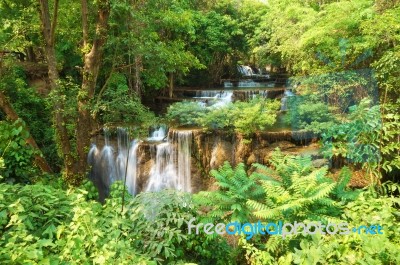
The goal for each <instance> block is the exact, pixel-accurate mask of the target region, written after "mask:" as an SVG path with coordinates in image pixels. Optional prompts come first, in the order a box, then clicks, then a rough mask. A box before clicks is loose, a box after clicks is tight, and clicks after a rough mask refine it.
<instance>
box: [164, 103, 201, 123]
mask: <svg viewBox="0 0 400 265" xmlns="http://www.w3.org/2000/svg"><path fill="white" fill-rule="evenodd" d="M208 111H209V109H208V108H204V107H203V106H201V105H200V104H199V103H198V102H193V101H182V102H177V103H174V104H172V105H170V106H169V107H168V111H167V114H166V118H167V120H168V121H169V122H170V123H172V124H173V125H178V126H196V125H198V119H199V118H200V117H202V116H204V115H205V114H207V112H208Z"/></svg>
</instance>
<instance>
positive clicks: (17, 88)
mask: <svg viewBox="0 0 400 265" xmlns="http://www.w3.org/2000/svg"><path fill="white" fill-rule="evenodd" d="M3 70H4V71H3V74H2V75H1V76H0V90H2V91H4V92H5V94H6V95H7V96H8V97H9V100H10V102H11V104H12V106H13V108H14V110H15V111H16V112H17V114H18V116H19V117H20V118H21V119H22V120H23V121H24V122H25V123H26V124H27V126H28V128H29V132H30V134H31V135H32V137H33V138H34V139H35V141H36V143H37V144H38V146H39V148H40V150H41V151H42V153H43V155H44V157H45V158H46V161H47V162H48V163H49V165H51V167H52V168H53V169H56V168H57V167H59V166H60V165H61V164H62V162H61V160H60V157H59V156H58V155H57V147H56V143H55V141H54V128H53V126H52V115H51V110H50V109H49V105H48V102H47V100H46V99H45V97H44V96H43V95H40V94H39V93H38V91H37V89H35V88H32V87H29V86H28V83H27V80H26V79H27V78H26V76H25V73H24V71H23V69H22V68H19V67H9V68H7V67H4V68H3ZM73 106H76V104H75V105H73ZM73 106H72V107H73ZM1 119H2V113H1V112H0V120H1ZM73 133H75V131H74V132H73Z"/></svg>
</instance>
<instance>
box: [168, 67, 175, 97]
mask: <svg viewBox="0 0 400 265" xmlns="http://www.w3.org/2000/svg"><path fill="white" fill-rule="evenodd" d="M168 95H169V97H170V98H172V96H173V95H174V73H172V72H171V73H169V87H168Z"/></svg>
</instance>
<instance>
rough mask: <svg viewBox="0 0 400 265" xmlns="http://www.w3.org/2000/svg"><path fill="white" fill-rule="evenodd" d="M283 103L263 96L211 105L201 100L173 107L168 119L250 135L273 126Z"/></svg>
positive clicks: (170, 108) (179, 123)
mask: <svg viewBox="0 0 400 265" xmlns="http://www.w3.org/2000/svg"><path fill="white" fill-rule="evenodd" d="M279 106H280V103H279V102H278V101H272V100H266V99H262V98H255V99H251V100H250V101H248V102H241V101H237V102H234V103H229V104H226V105H222V106H210V107H204V106H202V105H200V104H199V103H198V102H178V103H175V104H172V105H171V106H169V108H168V112H167V114H166V118H167V120H169V121H170V122H172V123H173V124H175V125H177V126H201V127H203V128H205V129H207V130H213V129H214V130H215V129H222V130H225V131H228V132H229V131H230V132H237V133H240V134H243V135H244V136H246V137H247V136H249V135H250V134H251V133H254V132H257V131H260V130H265V129H267V128H268V126H271V125H273V124H274V123H275V122H276V117H277V110H278V108H279Z"/></svg>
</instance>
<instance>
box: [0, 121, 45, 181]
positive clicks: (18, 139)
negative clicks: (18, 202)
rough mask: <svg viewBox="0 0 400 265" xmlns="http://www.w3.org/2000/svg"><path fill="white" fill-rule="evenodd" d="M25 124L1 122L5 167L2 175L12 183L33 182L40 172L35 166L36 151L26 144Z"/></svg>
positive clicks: (0, 142) (0, 170) (1, 153)
mask: <svg viewBox="0 0 400 265" xmlns="http://www.w3.org/2000/svg"><path fill="white" fill-rule="evenodd" d="M24 127H25V123H24V122H23V121H22V120H17V121H15V122H13V123H9V122H7V121H0V156H1V157H2V159H3V162H4V166H5V167H3V168H0V174H1V175H2V176H3V177H4V178H5V179H6V180H9V181H11V182H31V181H33V177H35V176H36V175H37V174H38V173H39V171H38V169H37V168H36V167H35V166H34V164H33V158H34V155H35V151H34V150H33V148H31V146H30V145H28V144H27V143H26V139H27V138H28V137H29V133H28V132H27V131H26V130H24Z"/></svg>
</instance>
